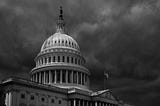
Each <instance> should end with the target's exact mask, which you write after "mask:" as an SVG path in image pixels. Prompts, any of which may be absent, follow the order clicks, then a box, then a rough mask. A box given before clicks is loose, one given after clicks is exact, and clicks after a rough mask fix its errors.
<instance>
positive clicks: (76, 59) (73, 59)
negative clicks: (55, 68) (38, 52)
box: [36, 55, 84, 66]
mask: <svg viewBox="0 0 160 106" xmlns="http://www.w3.org/2000/svg"><path fill="white" fill-rule="evenodd" d="M54 62H65V63H72V64H78V65H82V64H83V63H84V62H83V60H82V59H81V58H79V57H74V56H61V55H59V56H58V55H56V56H46V57H41V58H39V59H37V61H36V66H41V65H44V64H50V63H54Z"/></svg>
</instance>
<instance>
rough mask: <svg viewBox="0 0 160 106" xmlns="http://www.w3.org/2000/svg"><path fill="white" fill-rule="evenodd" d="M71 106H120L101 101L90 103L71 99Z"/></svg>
mask: <svg viewBox="0 0 160 106" xmlns="http://www.w3.org/2000/svg"><path fill="white" fill-rule="evenodd" d="M69 106H118V105H117V104H112V103H106V102H100V101H88V100H82V99H71V100H70V101H69Z"/></svg>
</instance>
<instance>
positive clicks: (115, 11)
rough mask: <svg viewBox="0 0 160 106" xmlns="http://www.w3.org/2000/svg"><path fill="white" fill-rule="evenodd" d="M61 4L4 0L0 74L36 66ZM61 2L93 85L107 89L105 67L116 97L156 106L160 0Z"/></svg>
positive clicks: (159, 93) (21, 73)
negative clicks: (38, 54)
mask: <svg viewBox="0 0 160 106" xmlns="http://www.w3.org/2000/svg"><path fill="white" fill-rule="evenodd" d="M61 2H62V1H61ZM58 4H59V1H53V0H34V1H29V0H14V1H13V0H1V1H0V59H1V61H0V70H1V73H0V78H1V79H3V78H5V77H9V76H10V75H13V74H15V75H16V76H21V77H24V76H25V75H26V73H28V72H29V71H30V69H31V68H33V67H34V61H33V59H34V57H35V56H36V55H37V53H38V52H39V50H40V47H41V45H42V43H43V41H44V40H45V39H46V38H47V37H49V36H50V35H51V34H52V33H54V30H55V20H56V19H57V15H58ZM62 5H63V8H64V17H65V21H66V33H69V35H71V36H72V37H74V38H75V39H76V40H77V41H78V43H79V45H80V47H81V51H82V53H83V55H84V56H85V58H86V60H87V64H86V66H87V67H88V68H89V69H90V71H91V74H92V75H91V87H92V89H94V90H96V89H103V71H107V72H108V73H109V76H110V78H109V79H108V81H107V86H108V87H109V88H111V89H112V92H113V93H114V94H115V95H117V96H118V98H120V99H123V100H126V101H128V102H129V103H133V104H136V105H138V106H142V105H143V106H147V105H148V106H150V105H154V106H158V105H159V104H160V103H159V102H158V98H159V96H160V91H159V87H160V86H159V83H160V80H159V79H160V77H159V75H160V71H159V70H160V49H159V45H160V43H159V42H160V36H159V34H160V2H159V1H158V0H98V1H97V0H84V1H82V0H67V1H63V2H62ZM92 82H95V83H92ZM142 98H143V99H142ZM152 98H153V99H154V101H151V99H152ZM153 99H152V100H153ZM146 101H147V102H146Z"/></svg>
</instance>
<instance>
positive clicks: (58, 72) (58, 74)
mask: <svg viewBox="0 0 160 106" xmlns="http://www.w3.org/2000/svg"><path fill="white" fill-rule="evenodd" d="M57 82H60V70H57Z"/></svg>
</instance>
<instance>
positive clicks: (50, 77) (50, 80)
mask: <svg viewBox="0 0 160 106" xmlns="http://www.w3.org/2000/svg"><path fill="white" fill-rule="evenodd" d="M51 83H52V73H51V70H49V84H51Z"/></svg>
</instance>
